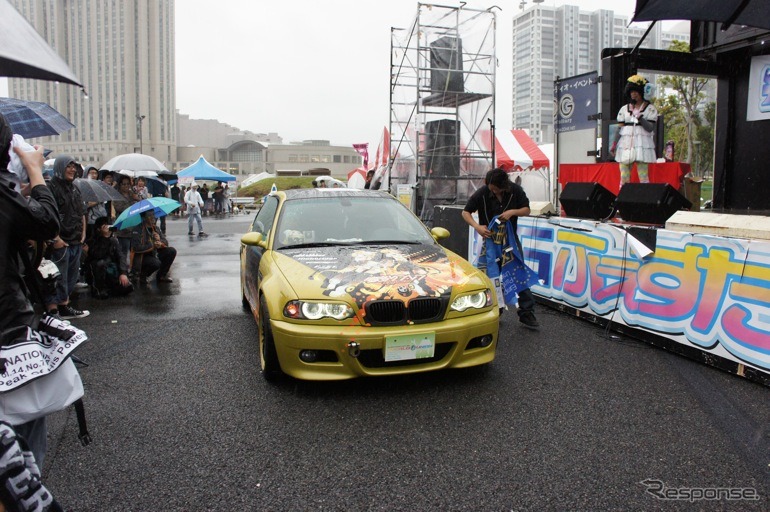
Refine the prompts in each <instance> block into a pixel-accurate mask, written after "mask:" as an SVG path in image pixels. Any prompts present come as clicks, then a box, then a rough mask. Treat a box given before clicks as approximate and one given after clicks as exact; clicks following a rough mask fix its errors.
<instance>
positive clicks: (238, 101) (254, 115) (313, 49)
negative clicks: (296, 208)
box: [176, 0, 635, 147]
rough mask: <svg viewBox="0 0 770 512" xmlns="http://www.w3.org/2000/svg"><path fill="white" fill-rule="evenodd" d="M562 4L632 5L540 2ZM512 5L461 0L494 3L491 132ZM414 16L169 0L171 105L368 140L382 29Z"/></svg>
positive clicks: (505, 0)
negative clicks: (172, 4) (172, 7)
mask: <svg viewBox="0 0 770 512" xmlns="http://www.w3.org/2000/svg"><path fill="white" fill-rule="evenodd" d="M424 3H430V2H424ZM435 3H436V4H438V5H448V6H453V5H457V6H459V5H460V4H459V2H456V1H451V0H450V1H436V2H435ZM565 3H566V4H570V5H579V6H580V7H581V9H585V10H595V9H600V8H604V9H612V10H614V11H615V12H616V13H618V14H622V15H626V16H629V17H630V16H631V14H632V13H633V9H634V5H635V2H634V0H571V1H559V0H556V1H554V0H546V1H545V4H546V5H562V4H565ZM519 4H520V1H519V0H489V1H477V0H468V2H467V5H468V7H473V8H480V9H487V8H489V7H491V6H492V5H498V6H499V7H501V8H502V10H499V11H497V56H498V60H499V66H500V67H499V68H498V70H497V91H496V107H497V108H496V111H497V113H496V122H497V127H498V129H505V128H510V123H511V119H510V118H511V104H510V103H511V102H510V95H511V92H510V91H511V87H510V83H511V61H510V54H511V50H510V47H511V20H512V19H513V16H514V15H515V14H517V13H518V12H520V8H519ZM527 5H528V6H530V5H532V2H531V0H530V1H528V2H527ZM416 15H417V2H416V1H414V0H282V1H272V2H267V1H264V0H257V1H254V0H220V1H218V2H212V1H211V0H177V2H176V16H177V18H176V44H177V47H176V50H177V58H176V66H177V69H176V76H177V108H178V109H179V111H180V112H181V113H183V114H188V115H190V117H191V118H194V119H218V120H219V121H221V122H225V123H228V124H230V125H233V126H236V127H238V128H241V129H244V130H251V131H253V132H257V133H266V132H277V133H278V134H279V135H280V136H281V137H283V140H284V142H292V141H300V140H304V139H327V140H330V141H331V142H332V144H337V145H350V144H353V143H357V142H369V143H370V145H371V146H374V147H376V145H377V143H378V141H379V138H380V134H381V132H382V128H383V127H384V126H387V124H388V117H389V85H390V33H391V30H390V29H391V27H400V28H409V27H410V26H411V23H412V22H413V21H414V19H415V17H416Z"/></svg>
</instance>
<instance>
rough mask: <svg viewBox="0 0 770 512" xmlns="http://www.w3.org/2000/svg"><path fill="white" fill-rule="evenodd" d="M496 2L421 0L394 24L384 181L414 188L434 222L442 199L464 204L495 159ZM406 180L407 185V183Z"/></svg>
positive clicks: (420, 208)
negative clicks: (402, 24)
mask: <svg viewBox="0 0 770 512" xmlns="http://www.w3.org/2000/svg"><path fill="white" fill-rule="evenodd" d="M492 9H494V7H493V8H490V9H487V10H479V9H470V8H467V7H464V6H460V7H448V6H444V5H433V4H422V3H418V4H417V16H416V17H415V19H414V22H413V23H412V25H411V28H410V29H401V28H392V29H391V82H390V162H389V169H388V172H387V176H386V180H385V181H384V185H385V186H387V187H389V189H390V190H391V192H393V193H396V191H397V189H398V186H399V185H410V186H412V187H413V189H414V194H413V196H414V198H415V200H414V202H413V203H412V207H413V209H414V210H415V213H417V214H418V215H419V216H420V218H421V219H422V220H423V222H425V223H426V224H428V225H431V224H432V221H433V209H434V206H436V205H445V204H464V203H465V201H466V200H467V199H468V197H469V196H470V195H471V194H472V193H473V192H474V191H475V190H476V189H477V188H478V187H479V186H481V185H483V183H484V176H485V175H486V173H487V171H489V170H490V169H492V162H493V159H494V153H493V152H494V144H493V143H492V141H493V140H494V119H495V70H496V64H497V60H496V56H495V29H496V17H495V13H494V12H493V10H492ZM402 188H403V187H402Z"/></svg>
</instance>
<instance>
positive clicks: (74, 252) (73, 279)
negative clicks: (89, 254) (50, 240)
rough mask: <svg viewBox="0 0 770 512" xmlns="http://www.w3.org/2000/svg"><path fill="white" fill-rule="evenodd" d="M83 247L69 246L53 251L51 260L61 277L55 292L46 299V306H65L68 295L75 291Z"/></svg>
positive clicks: (77, 245)
mask: <svg viewBox="0 0 770 512" xmlns="http://www.w3.org/2000/svg"><path fill="white" fill-rule="evenodd" d="M82 253H83V246H82V245H80V244H70V245H68V246H67V247H62V248H61V249H54V251H53V254H52V255H51V260H52V261H53V262H54V263H55V264H56V268H58V269H59V274H60V275H61V277H60V278H59V280H58V282H57V283H56V292H55V293H54V294H53V295H52V296H50V297H48V298H46V304H67V303H68V302H69V300H70V299H69V297H70V294H72V292H73V291H74V290H75V284H76V283H77V282H78V277H80V256H81V254H82Z"/></svg>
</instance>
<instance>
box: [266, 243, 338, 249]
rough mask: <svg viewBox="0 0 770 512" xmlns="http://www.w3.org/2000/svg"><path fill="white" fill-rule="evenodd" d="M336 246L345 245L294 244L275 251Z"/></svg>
mask: <svg viewBox="0 0 770 512" xmlns="http://www.w3.org/2000/svg"><path fill="white" fill-rule="evenodd" d="M338 245H347V244H344V243H339V242H308V243H305V244H294V245H284V246H283V247H279V248H278V249H277V250H279V251H280V250H281V249H306V248H308V247H336V246H338Z"/></svg>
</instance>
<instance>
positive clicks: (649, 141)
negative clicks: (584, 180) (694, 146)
mask: <svg viewBox="0 0 770 512" xmlns="http://www.w3.org/2000/svg"><path fill="white" fill-rule="evenodd" d="M625 96H626V97H627V98H628V100H629V102H628V104H627V105H623V106H622V107H621V108H620V111H619V112H618V118H617V120H618V126H619V129H618V131H617V133H616V134H615V141H614V142H613V144H612V147H611V148H610V154H611V155H613V156H614V157H615V161H616V162H618V163H619V164H620V186H621V187H622V186H623V185H625V184H626V183H628V182H629V181H630V180H631V168H632V167H633V165H634V163H636V172H637V173H638V174H639V181H640V182H641V183H649V182H650V178H649V173H648V169H647V164H648V163H652V162H655V160H656V159H657V157H656V155H655V138H654V134H655V125H656V123H657V121H658V110H657V109H656V108H655V106H654V105H652V104H651V103H650V102H649V99H650V98H651V97H652V85H651V84H650V83H649V81H648V80H647V79H646V78H644V77H643V76H642V75H633V76H630V77H629V78H628V81H627V83H626V90H625ZM645 98H647V99H645Z"/></svg>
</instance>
